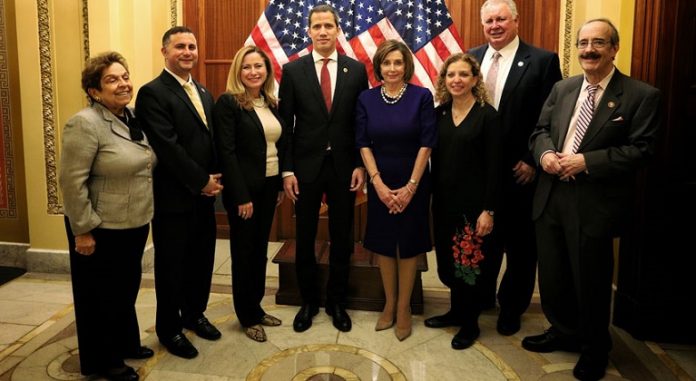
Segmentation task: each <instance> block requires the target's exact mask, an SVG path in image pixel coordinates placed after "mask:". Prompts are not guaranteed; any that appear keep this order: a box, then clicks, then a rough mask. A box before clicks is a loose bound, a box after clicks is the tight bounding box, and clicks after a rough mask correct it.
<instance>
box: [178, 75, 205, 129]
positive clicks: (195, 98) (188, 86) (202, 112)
mask: <svg viewBox="0 0 696 381" xmlns="http://www.w3.org/2000/svg"><path fill="white" fill-rule="evenodd" d="M184 90H186V94H188V96H189V98H190V99H191V103H193V107H195V108H196V111H198V115H200V117H201V119H203V123H205V126H206V127H208V119H207V118H206V117H205V110H204V109H203V104H202V103H201V99H200V97H199V96H197V95H198V94H196V93H195V91H196V89H194V87H193V85H192V84H191V83H190V82H186V83H184Z"/></svg>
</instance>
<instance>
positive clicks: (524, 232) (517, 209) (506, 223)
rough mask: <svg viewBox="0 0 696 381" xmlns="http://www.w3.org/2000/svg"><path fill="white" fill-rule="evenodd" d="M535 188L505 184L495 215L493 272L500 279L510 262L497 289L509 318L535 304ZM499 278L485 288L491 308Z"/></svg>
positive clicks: (531, 185)
mask: <svg viewBox="0 0 696 381" xmlns="http://www.w3.org/2000/svg"><path fill="white" fill-rule="evenodd" d="M534 186H535V185H534V184H528V185H524V186H522V185H519V184H513V183H512V181H511V180H510V183H508V184H506V187H505V190H504V192H505V197H504V202H503V205H502V207H501V208H499V210H497V211H496V214H495V226H494V228H493V229H494V231H495V233H496V234H495V235H494V237H495V242H494V243H493V245H492V249H491V253H490V254H491V255H490V257H489V258H490V260H491V265H492V270H493V272H495V274H496V275H497V274H498V273H500V267H501V264H502V261H503V254H504V255H505V258H506V259H507V263H506V268H505V273H504V274H503V278H502V280H501V282H500V287H499V288H498V302H499V303H500V309H501V311H503V312H504V313H508V314H510V315H522V314H523V313H524V312H525V311H526V310H527V308H528V307H529V304H530V302H531V300H532V294H533V293H534V284H535V282H536V268H537V247H536V236H535V231H534V222H533V221H532V217H531V216H532V197H533V195H534ZM497 280H498V277H497V276H495V277H490V278H488V280H487V284H486V285H485V292H486V296H485V297H486V299H485V303H486V304H488V305H491V304H495V295H496V287H497V286H498V285H497Z"/></svg>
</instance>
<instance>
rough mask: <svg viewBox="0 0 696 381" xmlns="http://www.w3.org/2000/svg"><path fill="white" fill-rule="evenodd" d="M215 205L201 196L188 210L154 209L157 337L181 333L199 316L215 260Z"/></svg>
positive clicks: (207, 294)
mask: <svg viewBox="0 0 696 381" xmlns="http://www.w3.org/2000/svg"><path fill="white" fill-rule="evenodd" d="M215 233H216V227H215V209H214V206H213V203H212V200H211V199H210V198H208V197H204V196H201V197H199V198H198V199H197V202H196V204H195V205H194V208H193V210H192V211H191V212H189V213H164V212H160V213H157V212H155V218H154V219H153V220H152V238H153V242H154V244H155V294H156V295H157V315H156V331H157V336H158V337H159V338H160V339H169V338H171V337H172V336H174V335H176V334H179V333H181V330H182V328H183V324H184V323H185V322H190V321H193V320H195V319H198V318H200V317H202V316H203V312H205V309H206V307H207V305H208V298H209V296H210V283H211V280H212V276H213V263H214V260H215Z"/></svg>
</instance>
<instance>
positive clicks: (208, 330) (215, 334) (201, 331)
mask: <svg viewBox="0 0 696 381" xmlns="http://www.w3.org/2000/svg"><path fill="white" fill-rule="evenodd" d="M184 328H186V329H190V330H192V331H193V332H196V335H198V337H202V338H204V339H206V340H217V339H219V338H220V337H221V336H222V334H221V333H220V331H218V329H217V328H215V326H214V325H212V324H210V322H209V321H208V319H206V318H205V316H204V317H200V318H198V319H196V320H194V321H193V322H190V323H188V324H184Z"/></svg>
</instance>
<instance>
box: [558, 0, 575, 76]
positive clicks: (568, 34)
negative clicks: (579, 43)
mask: <svg viewBox="0 0 696 381" xmlns="http://www.w3.org/2000/svg"><path fill="white" fill-rule="evenodd" d="M573 10H574V8H573V0H566V3H565V20H564V22H563V26H564V27H563V62H562V64H561V72H562V73H563V78H567V77H568V76H569V75H570V59H571V57H570V56H571V54H570V52H571V51H572V49H573Z"/></svg>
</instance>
